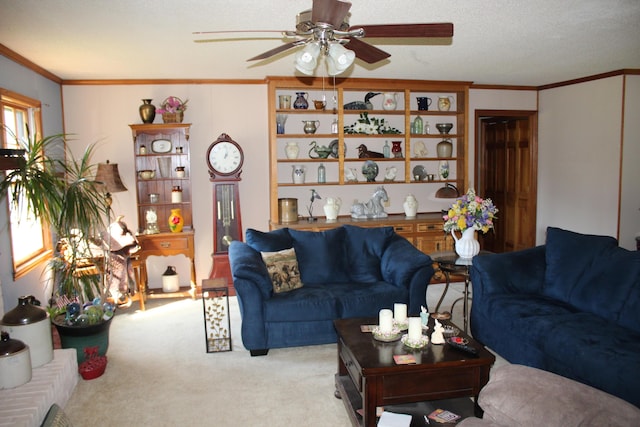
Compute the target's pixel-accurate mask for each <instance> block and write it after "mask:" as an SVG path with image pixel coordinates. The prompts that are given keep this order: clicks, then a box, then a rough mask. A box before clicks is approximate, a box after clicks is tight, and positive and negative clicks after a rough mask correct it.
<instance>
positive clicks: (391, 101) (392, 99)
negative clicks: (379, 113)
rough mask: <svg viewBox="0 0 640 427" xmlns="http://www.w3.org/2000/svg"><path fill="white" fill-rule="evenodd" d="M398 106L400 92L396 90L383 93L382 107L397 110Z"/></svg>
mask: <svg viewBox="0 0 640 427" xmlns="http://www.w3.org/2000/svg"><path fill="white" fill-rule="evenodd" d="M397 106H398V94H397V93H395V92H384V93H383V94H382V109H383V110H395V109H396V107H397Z"/></svg>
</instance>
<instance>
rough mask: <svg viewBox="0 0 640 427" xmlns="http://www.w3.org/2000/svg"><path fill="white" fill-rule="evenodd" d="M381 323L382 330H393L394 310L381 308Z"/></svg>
mask: <svg viewBox="0 0 640 427" xmlns="http://www.w3.org/2000/svg"><path fill="white" fill-rule="evenodd" d="M378 322H379V324H378V327H379V328H380V332H382V333H389V332H391V328H392V327H393V312H392V311H391V310H389V309H388V308H383V309H382V310H380V314H379V320H378Z"/></svg>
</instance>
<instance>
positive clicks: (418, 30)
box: [349, 22, 453, 37]
mask: <svg viewBox="0 0 640 427" xmlns="http://www.w3.org/2000/svg"><path fill="white" fill-rule="evenodd" d="M358 28H362V29H363V30H364V36H365V37H453V24H452V23H450V22H442V23H437V24H388V25H384V24H382V25H361V26H355V25H354V26H352V27H351V28H349V31H352V30H355V29H358Z"/></svg>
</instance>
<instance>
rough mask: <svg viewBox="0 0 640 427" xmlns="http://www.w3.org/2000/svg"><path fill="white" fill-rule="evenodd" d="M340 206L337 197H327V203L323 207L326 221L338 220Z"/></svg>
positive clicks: (340, 202) (339, 200)
mask: <svg viewBox="0 0 640 427" xmlns="http://www.w3.org/2000/svg"><path fill="white" fill-rule="evenodd" d="M341 206H342V200H341V199H340V198H339V197H327V203H325V204H324V206H323V208H324V215H325V216H326V217H327V221H335V220H336V219H338V214H339V213H340V207H341Z"/></svg>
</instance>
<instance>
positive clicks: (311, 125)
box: [302, 120, 320, 134]
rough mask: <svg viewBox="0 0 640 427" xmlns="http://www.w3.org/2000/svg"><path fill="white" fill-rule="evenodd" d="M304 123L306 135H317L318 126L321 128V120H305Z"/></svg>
mask: <svg viewBox="0 0 640 427" xmlns="http://www.w3.org/2000/svg"><path fill="white" fill-rule="evenodd" d="M302 123H304V133H307V134H310V133H316V130H318V126H320V121H319V120H303V121H302Z"/></svg>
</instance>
